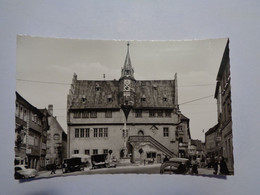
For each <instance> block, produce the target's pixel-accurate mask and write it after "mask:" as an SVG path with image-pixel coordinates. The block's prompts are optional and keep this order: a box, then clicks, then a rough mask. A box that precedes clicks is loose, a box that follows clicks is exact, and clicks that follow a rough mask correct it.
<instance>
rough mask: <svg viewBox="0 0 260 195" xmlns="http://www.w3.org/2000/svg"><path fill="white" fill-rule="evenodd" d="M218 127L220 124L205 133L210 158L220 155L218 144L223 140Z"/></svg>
mask: <svg viewBox="0 0 260 195" xmlns="http://www.w3.org/2000/svg"><path fill="white" fill-rule="evenodd" d="M218 129H219V124H216V125H215V126H214V127H212V128H210V129H209V130H208V131H207V132H206V133H205V150H206V155H207V157H208V158H214V157H215V156H218V150H219V149H218V144H219V143H220V141H221V137H219V136H218Z"/></svg>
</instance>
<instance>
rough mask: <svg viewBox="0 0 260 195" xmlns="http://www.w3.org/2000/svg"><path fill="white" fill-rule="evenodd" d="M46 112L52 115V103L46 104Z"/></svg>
mask: <svg viewBox="0 0 260 195" xmlns="http://www.w3.org/2000/svg"><path fill="white" fill-rule="evenodd" d="M48 112H49V113H50V115H52V116H53V105H52V104H50V105H48Z"/></svg>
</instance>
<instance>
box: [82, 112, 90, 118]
mask: <svg viewBox="0 0 260 195" xmlns="http://www.w3.org/2000/svg"><path fill="white" fill-rule="evenodd" d="M82 118H89V112H88V111H86V110H85V111H83V112H82Z"/></svg>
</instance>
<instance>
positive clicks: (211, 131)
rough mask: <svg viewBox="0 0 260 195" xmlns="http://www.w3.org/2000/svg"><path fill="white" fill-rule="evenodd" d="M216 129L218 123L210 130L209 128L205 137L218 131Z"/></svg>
mask: <svg viewBox="0 0 260 195" xmlns="http://www.w3.org/2000/svg"><path fill="white" fill-rule="evenodd" d="M218 127H219V123H218V124H216V125H215V126H213V127H212V128H210V129H209V130H208V131H207V132H206V133H205V135H210V134H212V133H214V132H216V131H217V129H218Z"/></svg>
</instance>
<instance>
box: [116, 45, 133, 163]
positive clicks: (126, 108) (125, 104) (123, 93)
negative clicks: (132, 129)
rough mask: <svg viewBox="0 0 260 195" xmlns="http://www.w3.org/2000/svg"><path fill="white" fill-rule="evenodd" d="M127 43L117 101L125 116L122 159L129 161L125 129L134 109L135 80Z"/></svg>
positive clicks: (126, 131)
mask: <svg viewBox="0 0 260 195" xmlns="http://www.w3.org/2000/svg"><path fill="white" fill-rule="evenodd" d="M129 46H130V44H129V42H128V43H127V53H126V59H125V64H124V67H123V68H122V70H121V77H120V79H119V101H120V105H121V109H122V110H123V112H124V115H125V121H124V128H123V129H122V133H123V139H124V145H123V150H122V151H123V154H124V155H123V157H124V158H125V159H128V160H129V161H130V158H128V157H127V155H128V152H129V151H128V148H127V139H128V131H129V129H128V128H127V126H126V124H127V118H128V114H129V112H130V111H131V109H132V108H133V107H134V104H135V83H136V80H135V78H134V69H133V67H132V64H131V59H130V54H129Z"/></svg>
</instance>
